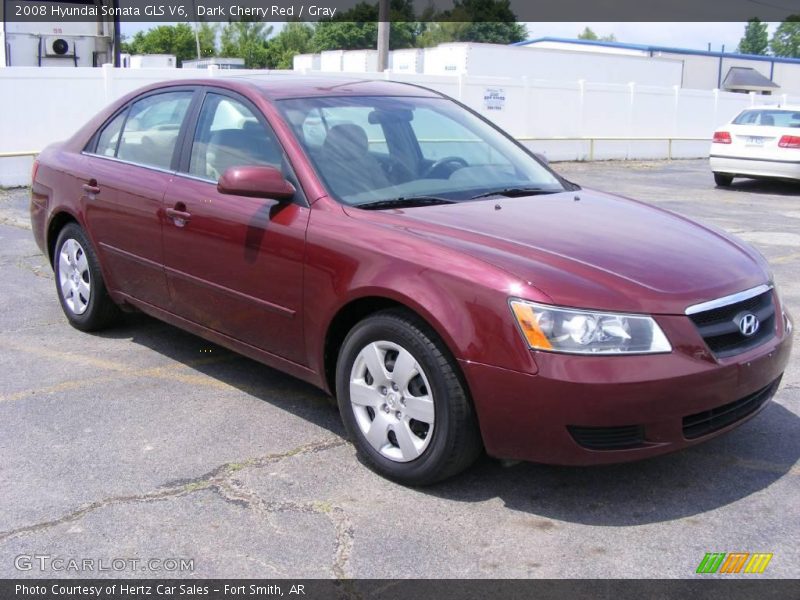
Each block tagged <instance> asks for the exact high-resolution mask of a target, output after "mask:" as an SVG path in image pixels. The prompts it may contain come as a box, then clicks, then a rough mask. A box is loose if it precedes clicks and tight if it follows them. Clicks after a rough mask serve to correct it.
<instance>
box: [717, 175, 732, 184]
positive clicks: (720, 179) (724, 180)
mask: <svg viewBox="0 0 800 600" xmlns="http://www.w3.org/2000/svg"><path fill="white" fill-rule="evenodd" d="M714 183H716V184H717V185H718V186H719V187H728V186H729V185H730V184H731V183H733V175H726V174H725V173H714Z"/></svg>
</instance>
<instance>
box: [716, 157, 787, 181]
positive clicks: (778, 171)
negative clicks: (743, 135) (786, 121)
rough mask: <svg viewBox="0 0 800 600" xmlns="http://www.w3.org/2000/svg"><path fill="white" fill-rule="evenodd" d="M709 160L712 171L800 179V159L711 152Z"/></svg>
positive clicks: (748, 175)
mask: <svg viewBox="0 0 800 600" xmlns="http://www.w3.org/2000/svg"><path fill="white" fill-rule="evenodd" d="M709 162H710V165H711V170H712V171H713V172H714V173H725V174H728V175H740V176H742V177H775V178H780V179H800V160H798V161H789V160H753V159H749V158H748V159H745V158H736V157H733V156H721V155H713V154H712V155H711V158H710V159H709Z"/></svg>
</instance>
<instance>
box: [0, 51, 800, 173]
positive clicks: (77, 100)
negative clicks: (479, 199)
mask: <svg viewBox="0 0 800 600" xmlns="http://www.w3.org/2000/svg"><path fill="white" fill-rule="evenodd" d="M241 75H257V76H259V77H263V78H267V79H269V78H275V77H297V76H299V75H300V74H298V73H296V72H291V71H239V70H233V71H231V70H220V69H217V68H213V67H212V68H210V69H209V70H208V71H203V70H194V69H114V68H111V67H110V66H106V67H103V68H101V69H94V68H58V67H41V68H39V67H14V68H5V69H0V186H14V185H27V184H28V182H29V179H30V168H31V161H32V158H31V157H30V156H26V157H11V158H9V157H3V155H4V154H6V153H15V152H36V151H39V150H41V149H42V148H44V147H45V146H46V145H48V144H50V143H51V142H54V141H57V140H61V139H64V138H66V137H68V136H69V135H71V134H72V133H73V132H74V131H75V130H77V129H78V128H79V127H80V126H81V125H82V124H83V123H85V122H86V121H87V120H88V119H89V118H90V117H91V116H92V115H94V114H95V113H96V112H97V111H98V110H100V109H101V108H102V107H103V106H105V105H106V104H108V103H109V102H111V101H112V100H114V99H116V98H119V97H120V96H122V95H123V94H125V93H127V92H129V91H131V90H134V89H136V88H138V87H140V86H143V85H146V84H149V83H153V82H156V81H162V80H165V79H186V78H194V77H202V76H211V77H231V76H241ZM331 76H338V77H343V76H344V77H346V76H348V75H347V74H346V73H341V74H336V75H331ZM353 76H354V77H359V78H365V77H371V78H387V79H392V80H395V81H404V82H409V83H414V84H418V85H423V86H427V87H430V88H433V89H436V90H438V91H441V92H443V93H445V94H448V95H450V96H452V97H454V98H457V99H459V100H461V101H462V102H464V103H465V104H467V105H468V106H470V107H472V108H474V109H476V110H477V111H479V112H481V113H482V114H484V115H486V116H487V117H488V118H490V119H491V120H493V121H494V122H495V123H497V124H498V125H500V126H501V127H503V128H504V129H506V130H507V131H509V132H510V133H511V134H512V135H514V136H516V137H517V138H519V139H521V140H523V141H524V142H525V143H526V144H528V145H529V146H530V147H532V148H534V149H535V150H536V151H538V152H542V153H544V154H545V155H546V156H547V157H548V158H549V159H550V160H554V161H558V160H587V159H590V158H591V159H646V158H667V157H669V156H671V157H673V158H691V157H701V156H704V155H705V154H706V153H707V152H708V143H707V141H705V140H708V139H709V138H710V137H711V134H712V132H713V131H714V129H715V128H716V127H717V126H718V125H720V124H722V123H725V122H726V121H728V120H729V119H731V118H732V117H733V116H734V115H735V114H736V113H737V112H738V111H740V110H741V109H742V108H745V107H747V106H750V105H752V104H755V103H761V102H773V103H774V102H776V101H781V102H787V101H789V102H791V101H792V99H791V98H786V97H769V96H754V95H749V96H748V95H743V94H733V93H728V92H719V91H716V90H714V91H705V90H689V89H682V88H679V87H652V86H638V85H636V84H633V83H631V84H628V85H619V84H597V83H586V82H581V81H577V82H568V81H546V80H537V79H528V78H524V77H523V78H518V79H510V78H492V77H474V76H435V75H421V74H410V73H409V74H399V73H392V74H389V73H386V74H382V73H375V74H365V73H359V74H353ZM794 101H795V102H798V103H800V98H795V99H794ZM557 138H566V139H557ZM589 138H593V139H589ZM603 138H616V139H611V140H609V139H603ZM619 138H624V139H619ZM637 138H638V139H637ZM642 138H645V139H642ZM654 138H655V139H654Z"/></svg>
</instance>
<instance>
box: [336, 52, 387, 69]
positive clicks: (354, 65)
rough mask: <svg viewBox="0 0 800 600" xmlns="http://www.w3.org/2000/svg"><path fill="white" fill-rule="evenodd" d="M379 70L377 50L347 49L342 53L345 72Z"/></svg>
mask: <svg viewBox="0 0 800 600" xmlns="http://www.w3.org/2000/svg"><path fill="white" fill-rule="evenodd" d="M377 70H378V51H377V50H347V51H345V53H344V54H343V55H342V71H344V72H345V73H375V72H376V71H377Z"/></svg>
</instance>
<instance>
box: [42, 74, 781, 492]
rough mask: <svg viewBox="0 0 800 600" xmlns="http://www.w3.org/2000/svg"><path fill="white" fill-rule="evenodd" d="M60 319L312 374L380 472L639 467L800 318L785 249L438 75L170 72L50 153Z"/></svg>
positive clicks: (45, 191) (48, 214)
mask: <svg viewBox="0 0 800 600" xmlns="http://www.w3.org/2000/svg"><path fill="white" fill-rule="evenodd" d="M31 218H32V223H33V232H34V235H35V237H36V241H37V243H38V244H39V246H40V248H41V249H42V251H43V252H45V253H46V255H47V256H48V257H49V258H50V260H51V262H52V265H53V269H54V272H55V280H56V291H57V293H58V299H59V301H60V303H61V306H62V308H63V310H64V313H65V315H66V318H67V319H68V320H69V322H70V323H71V324H72V325H74V326H75V327H76V328H78V329H81V330H86V331H89V330H96V329H99V328H101V327H106V326H108V325H110V324H112V323H113V322H114V321H115V319H116V318H117V317H118V315H119V313H120V311H121V310H139V311H142V312H145V313H147V314H149V315H152V316H154V317H156V318H159V319H162V320H164V321H166V322H168V323H171V324H173V325H175V326H177V327H180V328H183V329H186V330H188V331H190V332H193V333H195V334H197V335H198V336H201V337H203V338H206V339H208V340H211V341H213V342H215V343H217V344H220V345H222V346H225V347H228V348H230V349H232V350H235V351H237V352H240V353H242V354H244V355H247V356H249V357H251V358H253V359H255V360H257V361H260V362H262V363H264V364H266V365H269V366H271V367H274V368H277V369H281V370H283V371H285V372H286V373H289V374H291V375H293V376H295V377H299V378H301V379H303V380H305V381H308V382H311V383H312V384H314V385H316V386H319V387H320V388H322V389H324V390H326V391H328V392H330V393H331V394H333V395H335V396H336V398H337V399H338V404H339V408H340V411H341V416H342V419H343V421H344V424H345V426H346V429H347V431H348V432H349V434H350V436H351V437H352V439H353V442H354V444H355V446H356V448H357V450H358V451H359V452H360V453H361V454H362V455H363V457H364V458H365V459H366V460H367V461H368V463H369V464H371V465H372V466H373V467H374V468H375V469H376V470H377V471H378V472H380V473H382V474H383V475H385V476H388V477H391V478H393V479H395V480H398V481H401V482H404V483H407V484H425V483H432V482H435V481H438V480H441V479H444V478H446V477H449V476H452V475H454V474H455V473H457V472H459V471H461V470H463V469H465V468H466V467H468V466H469V465H470V464H471V463H472V462H473V461H474V459H475V458H476V457H477V456H478V455H479V454H480V453H481V452H482V451H483V450H484V449H485V451H486V452H488V454H490V455H492V456H496V457H503V458H510V459H524V460H530V461H539V462H546V463H554V464H597V463H611V462H619V461H629V460H634V459H640V458H645V457H651V456H654V455H658V454H663V453H665V452H670V451H673V450H677V449H680V448H684V447H686V446H690V445H692V444H696V443H699V442H702V441H704V440H707V439H709V438H711V437H713V436H715V435H718V434H720V433H722V432H725V431H728V430H730V429H731V428H733V427H735V426H736V425H738V424H740V423H742V422H743V421H744V420H746V419H748V418H750V417H752V416H753V415H755V414H756V413H757V412H758V411H759V410H761V409H762V408H763V407H764V406H765V404H766V403H767V402H768V400H769V399H770V398H771V397H772V395H773V394H774V393H775V391H776V389H777V387H778V384H779V382H780V378H781V375H782V373H783V371H784V369H785V367H786V364H787V360H788V358H789V351H790V345H791V336H790V333H791V329H792V322H791V320H790V318H789V316H788V314H787V312H786V308H785V307H784V306H783V305H782V303H781V300H780V297H779V296H778V294H777V292H776V290H775V287H774V283H773V281H772V278H771V275H770V270H769V267H768V265H767V263H766V261H765V259H764V258H763V257H762V256H761V255H760V254H759V253H758V252H757V251H755V250H754V249H753V248H751V247H749V246H748V245H746V244H744V243H743V242H741V241H739V240H737V239H735V238H734V237H732V236H729V235H726V234H725V233H723V232H720V231H718V230H715V229H711V228H709V227H707V226H703V225H700V224H698V223H694V222H692V221H690V220H688V219H686V218H684V217H682V216H679V215H676V214H673V213H670V212H667V211H664V210H660V209H658V208H654V207H652V206H648V205H646V204H643V203H640V202H636V201H634V200H629V199H624V198H620V197H618V196H614V195H611V194H607V193H602V192H598V191H592V190H587V189H582V188H580V187H579V186H578V185H576V184H574V183H571V182H569V181H567V180H565V179H564V178H563V177H561V176H559V175H558V174H557V173H555V172H554V171H553V170H552V169H550V168H549V167H548V166H547V165H546V164H544V162H543V161H541V160H540V159H538V158H537V157H536V156H535V155H534V154H533V153H531V152H530V151H529V150H528V149H526V148H525V147H523V146H521V145H520V144H518V143H517V142H516V141H515V140H514V139H512V138H511V137H510V136H508V135H507V134H505V133H503V132H502V131H500V130H499V129H498V128H496V127H495V126H494V125H492V124H491V123H490V122H489V121H487V120H486V119H484V118H482V117H481V116H479V115H477V114H476V113H474V112H472V111H470V110H469V109H467V108H466V107H464V106H462V105H460V104H459V103H457V102H455V101H453V100H451V99H449V98H447V97H445V96H443V95H441V94H439V93H436V92H434V91H431V90H427V89H424V88H421V87H417V86H411V85H403V84H399V83H391V82H386V81H355V80H347V79H303V78H293V77H292V78H285V79H274V80H270V81H267V80H263V79H246V78H235V79H233V78H232V79H215V80H187V81H180V82H171V83H160V84H157V85H153V86H150V87H148V88H145V89H142V90H139V91H137V92H134V93H131V94H129V95H127V96H125V97H124V98H122V99H120V100H119V101H117V102H115V103H114V104H113V105H112V106H109V107H108V108H107V109H106V110H104V111H103V112H102V113H101V114H99V115H97V116H96V118H94V119H93V120H92V121H91V122H90V123H88V124H87V125H86V126H84V127H83V128H81V129H80V130H79V131H78V132H77V133H76V134H75V135H74V136H72V137H71V138H70V139H69V140H67V141H65V142H63V143H58V144H54V145H52V146H50V147H49V148H47V149H46V150H45V151H44V152H42V154H41V155H40V156H39V158H38V161H37V162H36V164H35V166H34V172H33V185H32V202H31Z"/></svg>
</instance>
